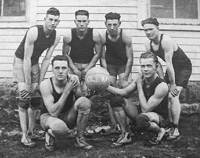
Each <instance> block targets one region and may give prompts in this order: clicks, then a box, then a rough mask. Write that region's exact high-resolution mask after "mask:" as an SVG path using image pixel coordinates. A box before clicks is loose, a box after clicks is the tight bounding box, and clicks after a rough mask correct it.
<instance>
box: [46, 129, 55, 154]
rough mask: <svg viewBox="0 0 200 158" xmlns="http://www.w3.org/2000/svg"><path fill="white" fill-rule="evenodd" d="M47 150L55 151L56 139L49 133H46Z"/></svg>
mask: <svg viewBox="0 0 200 158" xmlns="http://www.w3.org/2000/svg"><path fill="white" fill-rule="evenodd" d="M45 149H46V150H48V151H54V150H55V138H54V137H53V136H52V135H51V134H49V133H48V132H46V133H45Z"/></svg>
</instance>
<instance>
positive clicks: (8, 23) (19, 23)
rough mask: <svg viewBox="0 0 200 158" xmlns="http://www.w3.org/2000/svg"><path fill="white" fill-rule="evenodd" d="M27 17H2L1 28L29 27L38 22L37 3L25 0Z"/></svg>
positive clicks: (0, 19)
mask: <svg viewBox="0 0 200 158" xmlns="http://www.w3.org/2000/svg"><path fill="white" fill-rule="evenodd" d="M25 3H26V13H25V16H0V28H18V27H19V28H21V27H24V28H26V27H29V26H30V25H32V24H33V23H35V21H36V12H37V10H36V1H35V0H25Z"/></svg>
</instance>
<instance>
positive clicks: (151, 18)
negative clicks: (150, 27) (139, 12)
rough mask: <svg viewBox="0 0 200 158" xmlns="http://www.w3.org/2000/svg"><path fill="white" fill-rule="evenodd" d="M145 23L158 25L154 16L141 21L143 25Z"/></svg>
mask: <svg viewBox="0 0 200 158" xmlns="http://www.w3.org/2000/svg"><path fill="white" fill-rule="evenodd" d="M145 24H154V25H156V26H159V22H158V20H157V19H156V18H154V17H150V18H147V19H144V20H142V21H141V25H142V26H144V25H145Z"/></svg>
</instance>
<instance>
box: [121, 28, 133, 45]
mask: <svg viewBox="0 0 200 158" xmlns="http://www.w3.org/2000/svg"><path fill="white" fill-rule="evenodd" d="M121 31H122V40H123V42H124V43H126V44H132V38H131V37H130V36H129V33H128V31H126V30H124V29H121Z"/></svg>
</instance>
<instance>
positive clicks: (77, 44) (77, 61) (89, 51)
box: [63, 10, 102, 96]
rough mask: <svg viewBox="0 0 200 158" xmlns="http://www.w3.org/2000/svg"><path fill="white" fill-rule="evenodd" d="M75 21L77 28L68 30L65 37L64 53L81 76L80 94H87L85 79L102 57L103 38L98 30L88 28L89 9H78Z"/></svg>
mask: <svg viewBox="0 0 200 158" xmlns="http://www.w3.org/2000/svg"><path fill="white" fill-rule="evenodd" d="M74 22H75V24H76V28H73V29H71V30H67V32H66V34H65V35H64V37H63V55H66V56H67V57H68V60H69V67H70V69H71V71H72V73H73V74H76V75H78V76H79V79H80V87H79V88H78V91H79V95H80V96H86V95H88V91H87V87H86V85H85V81H84V79H85V74H86V73H87V71H88V70H89V69H91V68H92V67H93V66H95V64H96V62H97V60H98V59H99V57H100V53H101V49H102V46H101V38H100V35H99V33H98V32H97V30H94V29H93V28H88V24H89V13H88V11H86V10H78V11H76V12H75V20H74Z"/></svg>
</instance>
